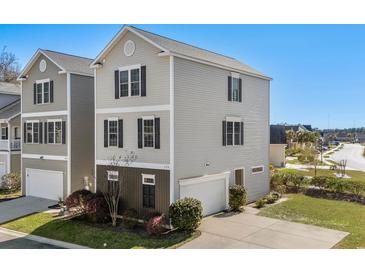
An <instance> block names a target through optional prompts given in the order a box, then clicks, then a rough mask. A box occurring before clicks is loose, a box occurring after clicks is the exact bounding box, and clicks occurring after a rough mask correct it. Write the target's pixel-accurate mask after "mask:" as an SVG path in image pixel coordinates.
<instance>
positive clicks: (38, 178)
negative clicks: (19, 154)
mask: <svg viewBox="0 0 365 274" xmlns="http://www.w3.org/2000/svg"><path fill="white" fill-rule="evenodd" d="M25 172H26V194H27V196H34V197H41V198H46V199H51V200H58V199H59V198H63V172H60V171H53V170H41V169H32V168H27V169H26V171H25Z"/></svg>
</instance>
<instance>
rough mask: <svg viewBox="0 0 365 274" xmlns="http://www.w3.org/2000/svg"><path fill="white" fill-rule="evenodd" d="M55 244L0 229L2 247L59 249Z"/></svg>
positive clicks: (0, 247)
mask: <svg viewBox="0 0 365 274" xmlns="http://www.w3.org/2000/svg"><path fill="white" fill-rule="evenodd" d="M59 248H62V247H58V246H55V245H51V244H47V243H42V242H38V241H34V240H30V239H27V238H25V237H19V236H16V235H11V234H8V233H3V232H1V231H0V249H59Z"/></svg>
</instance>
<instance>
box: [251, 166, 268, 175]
mask: <svg viewBox="0 0 365 274" xmlns="http://www.w3.org/2000/svg"><path fill="white" fill-rule="evenodd" d="M254 168H262V170H261V171H257V172H254V171H252V170H253V169H254ZM264 171H265V166H263V165H260V166H253V167H251V173H252V174H260V173H263V172H264Z"/></svg>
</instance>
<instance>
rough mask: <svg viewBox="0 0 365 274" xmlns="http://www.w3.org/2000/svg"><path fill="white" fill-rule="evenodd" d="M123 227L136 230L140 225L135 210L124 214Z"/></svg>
mask: <svg viewBox="0 0 365 274" xmlns="http://www.w3.org/2000/svg"><path fill="white" fill-rule="evenodd" d="M123 225H124V226H125V227H126V228H128V229H134V228H136V226H137V225H138V212H137V210H135V209H134V208H130V209H126V210H125V211H124V212H123Z"/></svg>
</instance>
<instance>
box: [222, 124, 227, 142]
mask: <svg viewBox="0 0 365 274" xmlns="http://www.w3.org/2000/svg"><path fill="white" fill-rule="evenodd" d="M226 130H227V128H226V121H223V122H222V137H223V138H222V140H223V146H225V145H227V140H226V138H227V134H226Z"/></svg>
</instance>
